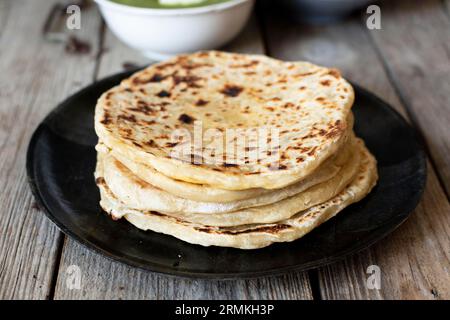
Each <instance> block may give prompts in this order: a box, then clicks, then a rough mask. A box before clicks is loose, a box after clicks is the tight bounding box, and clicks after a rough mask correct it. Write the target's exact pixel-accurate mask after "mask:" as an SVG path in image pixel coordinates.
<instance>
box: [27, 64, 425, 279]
mask: <svg viewBox="0 0 450 320" xmlns="http://www.w3.org/2000/svg"><path fill="white" fill-rule="evenodd" d="M141 69H142V67H138V68H135V69H132V70H126V71H123V72H119V73H115V74H113V75H110V76H108V77H105V78H102V79H100V80H98V81H94V82H93V83H91V84H89V85H87V86H85V87H83V88H82V89H81V90H78V91H76V92H75V93H73V94H71V95H70V96H69V97H67V98H66V99H64V100H63V101H62V102H60V103H58V105H57V106H56V107H55V108H53V109H52V110H51V111H50V112H49V113H48V114H47V115H46V116H45V117H44V118H43V119H42V120H41V121H40V122H39V124H38V126H37V127H36V129H35V130H34V132H33V134H32V136H31V139H30V142H29V144H28V147H27V152H26V173H27V182H28V185H29V186H30V189H31V192H32V194H33V197H34V199H35V201H36V202H37V203H38V205H39V208H40V209H41V211H43V212H44V214H45V216H46V217H47V218H48V219H49V220H50V221H51V222H52V223H54V224H55V225H56V227H57V228H58V229H59V230H60V231H61V232H62V233H63V234H64V235H66V236H68V237H71V238H72V239H74V240H75V241H77V242H78V243H80V244H81V245H82V246H83V247H85V248H87V249H89V250H90V251H92V252H94V253H99V254H101V255H102V256H104V257H106V258H108V259H109V260H112V261H115V262H120V263H124V264H125V265H128V266H132V267H136V268H138V269H141V270H145V271H150V272H155V273H158V274H163V275H166V276H170V277H176V278H191V279H211V280H233V279H252V278H258V277H264V276H277V275H281V274H286V273H288V272H292V271H298V272H300V271H307V270H312V269H317V268H320V267H323V266H325V265H329V264H332V263H335V262H338V261H341V260H344V259H346V258H348V257H349V256H352V255H355V254H358V253H360V252H361V251H363V250H365V249H367V248H369V247H370V246H372V245H373V244H375V243H376V242H378V241H381V240H382V239H384V238H385V237H386V236H387V235H389V234H390V233H392V232H394V231H395V230H396V229H397V228H398V227H400V226H401V225H402V224H403V223H404V222H405V221H406V220H407V219H408V218H409V217H410V216H411V213H412V212H413V211H414V209H415V208H416V207H417V205H418V204H419V202H420V201H421V199H422V196H423V193H424V191H425V187H426V181H427V178H428V171H427V157H426V152H425V148H424V144H423V141H422V139H420V135H419V134H418V132H417V129H416V128H415V127H413V126H411V125H410V123H408V122H407V121H406V119H404V118H403V116H402V115H401V114H400V113H399V112H398V111H397V110H395V109H394V108H393V107H391V106H390V105H389V104H388V103H387V102H385V101H384V100H382V99H381V98H380V97H378V96H377V95H376V94H374V93H372V92H370V91H369V90H367V89H365V88H364V87H362V86H360V85H358V84H356V83H354V82H353V81H349V82H350V83H351V85H352V86H353V88H354V91H355V96H356V92H360V93H363V94H365V95H367V96H370V97H371V98H373V99H375V100H376V102H377V103H378V104H380V105H383V107H384V108H385V109H386V110H388V111H389V112H390V113H391V114H392V115H393V116H394V117H395V118H397V120H399V121H400V122H403V123H404V124H405V125H406V126H407V127H409V128H410V129H411V130H412V133H413V137H414V139H415V141H416V143H417V147H418V148H417V149H418V150H417V151H418V160H419V161H420V167H421V168H422V169H423V170H421V171H422V172H423V175H422V176H421V178H422V179H421V180H420V183H421V188H420V190H419V191H418V192H417V199H415V201H414V203H413V205H412V206H411V207H412V209H411V210H409V211H408V212H404V213H403V215H404V216H402V218H401V219H399V221H397V222H396V223H395V224H394V225H390V227H387V228H386V226H382V227H379V228H376V229H374V230H373V231H372V233H371V234H370V235H369V236H366V237H364V239H363V240H362V242H363V244H361V240H360V241H358V244H357V245H353V246H350V247H347V248H345V250H341V251H339V252H338V254H337V256H335V257H332V258H327V257H325V258H322V259H319V260H315V261H313V262H309V263H304V264H301V265H298V264H297V265H291V266H286V267H276V268H272V269H264V270H261V271H244V272H228V273H226V272H225V273H218V272H214V273H213V272H196V271H188V270H184V269H181V268H177V267H169V266H163V265H160V264H156V263H153V262H152V263H151V264H149V263H140V262H138V261H136V260H133V259H130V258H126V257H124V256H120V255H115V254H113V253H111V252H110V251H108V250H106V249H103V248H101V247H100V246H98V245H96V244H95V243H93V242H91V241H88V240H86V239H84V238H83V237H81V236H78V235H77V234H76V233H75V232H73V231H72V230H70V228H68V227H66V226H65V225H64V224H63V223H62V222H60V221H59V220H58V219H57V218H56V217H55V215H54V214H53V213H52V210H50V208H49V207H48V206H47V205H46V204H45V201H44V197H43V196H42V195H41V192H40V190H39V188H38V186H37V184H36V181H35V174H36V172H35V170H34V169H35V168H34V161H33V158H34V157H33V156H34V154H33V153H34V151H35V149H36V144H37V141H38V139H39V137H40V133H41V131H42V130H43V129H44V125H45V124H46V123H47V122H48V121H49V120H50V119H51V117H52V116H54V114H56V113H57V112H58V111H59V110H60V109H62V108H64V107H65V106H66V105H67V104H70V103H71V102H72V101H73V100H74V99H76V98H77V97H78V96H79V95H81V94H83V93H85V92H87V91H89V90H91V89H92V87H93V86H96V85H99V84H101V83H106V82H110V81H113V80H116V79H120V80H119V81H121V80H122V79H124V78H125V77H127V76H128V75H130V74H132V73H134V72H136V71H138V70H141ZM376 231H380V232H381V235H380V233H377V232H376ZM374 233H375V234H376V236H374V235H373V234H374ZM281 245H282V244H281Z"/></svg>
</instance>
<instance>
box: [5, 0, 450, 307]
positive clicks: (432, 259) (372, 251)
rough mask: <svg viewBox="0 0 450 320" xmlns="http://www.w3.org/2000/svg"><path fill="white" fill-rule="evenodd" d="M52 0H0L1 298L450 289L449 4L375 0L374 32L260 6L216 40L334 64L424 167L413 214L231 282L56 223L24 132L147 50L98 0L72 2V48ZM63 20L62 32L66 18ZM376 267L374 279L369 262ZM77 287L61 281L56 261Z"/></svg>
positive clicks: (387, 295)
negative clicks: (383, 230) (109, 22)
mask: <svg viewBox="0 0 450 320" xmlns="http://www.w3.org/2000/svg"><path fill="white" fill-rule="evenodd" d="M57 2H58V1H57V0H51V1H48V0H28V1H26V0H15V1H8V0H0V70H2V72H1V73H0V146H1V149H0V182H1V186H2V188H3V192H1V193H0V204H1V206H0V298H1V299H172V298H174V299H179V298H188V299H189V298H192V299H197V298H204V299H233V298H237V299H418V298H421V299H449V298H450V280H449V279H450V274H449V273H450V263H449V260H450V259H449V258H450V237H449V235H450V205H449V200H448V199H449V197H448V194H449V190H450V156H449V154H450V150H449V149H450V142H449V140H450V129H449V125H448V123H449V117H450V116H449V114H450V113H449V111H450V96H449V94H448V93H449V91H450V61H449V60H450V54H449V52H450V48H449V46H450V41H449V40H450V6H449V1H448V0H446V1H438V0H436V1H431V0H430V1H420V0H414V1H406V0H405V1H402V0H397V1H385V2H383V3H382V4H381V9H382V27H383V29H382V30H372V31H369V30H368V29H367V28H366V27H365V15H364V14H362V15H355V16H353V17H351V18H350V19H348V20H346V21H345V22H343V23H341V24H337V25H332V26H323V27H318V26H316V27H311V26H309V27H307V26H300V25H292V24H289V23H287V22H286V21H280V20H278V19H276V18H274V17H272V16H269V15H267V14H264V13H263V12H258V13H257V15H256V16H254V17H253V18H252V20H251V21H250V23H249V25H248V26H247V28H246V29H245V31H244V32H243V33H242V34H241V35H240V36H239V37H238V38H237V39H235V40H234V41H233V42H232V43H230V44H229V45H227V46H226V47H225V48H224V49H225V50H229V51H237V52H252V53H264V54H268V55H271V56H274V57H276V58H280V59H284V60H300V59H305V60H310V61H312V62H316V63H319V64H323V65H327V66H336V67H338V68H340V69H341V70H342V71H343V73H344V75H345V76H346V77H348V78H349V79H351V80H353V81H355V82H357V83H359V84H361V85H362V86H364V87H366V88H368V89H370V90H371V91H373V92H374V93H376V94H377V95H379V96H380V97H382V98H383V99H385V100H386V101H388V102H389V103H391V104H392V105H393V106H394V107H395V108H396V109H397V110H399V111H400V112H401V113H402V114H403V115H404V116H405V117H406V118H407V119H408V120H409V121H410V122H411V123H412V124H413V125H414V126H416V127H417V128H418V130H419V132H420V133H421V134H422V136H423V137H424V141H425V142H426V145H427V149H428V155H429V172H428V173H429V179H428V183H427V188H426V191H425V194H424V197H423V200H422V202H421V203H420V205H419V206H418V208H417V209H416V210H415V212H414V213H413V214H412V216H411V218H410V219H409V220H408V221H407V222H406V223H405V224H404V225H402V226H401V227H400V228H399V229H398V230H396V231H395V232H394V233H393V234H391V235H390V236H388V237H387V238H386V239H384V240H382V241H380V242H379V243H377V244H376V245H374V246H373V247H371V248H369V249H368V250H365V251H363V252H361V253H359V254H357V255H355V256H352V257H349V258H347V259H345V260H344V261H342V262H339V263H335V264H333V265H330V266H327V267H324V268H320V269H318V270H313V271H309V272H303V273H298V272H292V273H289V274H286V275H283V276H278V277H266V278H259V279H253V280H239V281H210V280H187V279H179V278H173V277H169V276H163V275H158V274H154V273H150V272H145V271H142V270H138V269H135V268H131V267H128V266H126V265H123V264H120V263H116V262H112V261H110V260H108V259H106V258H104V257H103V256H100V255H98V254H96V253H93V252H91V251H90V250H88V249H86V248H84V247H82V246H81V245H79V244H78V243H76V242H75V241H73V240H72V239H70V238H68V237H66V236H64V235H63V234H61V233H60V232H59V231H58V230H57V228H56V227H54V226H53V225H52V223H50V222H49V221H48V219H46V218H45V217H44V215H43V214H42V212H41V211H40V210H39V208H38V207H37V206H36V204H35V202H34V200H33V198H32V196H31V193H30V191H29V188H28V186H27V183H26V173H25V152H26V148H27V144H28V141H29V138H30V136H31V133H32V131H33V130H34V128H35V127H36V126H37V124H38V123H39V121H41V120H42V119H43V117H44V116H45V115H46V114H47V113H48V112H49V111H50V110H51V109H52V108H53V107H54V106H55V105H56V104H57V103H58V102H60V101H62V100H63V99H64V98H65V97H67V96H68V95H69V94H71V93H73V92H76V91H77V90H79V89H80V88H81V87H83V86H85V85H88V84H89V83H91V82H92V81H93V80H95V79H98V78H102V77H104V76H107V75H110V74H113V73H116V72H119V71H123V70H124V67H126V66H127V65H129V64H130V63H132V64H137V65H143V64H146V63H149V62H150V61H148V60H147V59H145V58H143V57H142V56H140V55H139V54H138V53H136V52H134V51H132V50H131V49H129V48H127V47H126V46H124V45H123V44H121V43H120V42H119V41H118V40H117V39H116V38H115V37H114V36H113V35H112V34H111V33H110V32H109V30H108V29H107V28H106V27H105V26H104V24H103V22H102V20H101V18H100V16H99V14H98V12H97V9H96V8H95V7H94V6H89V7H87V8H84V9H83V12H82V28H81V30H75V31H71V32H70V33H71V34H73V35H75V36H76V37H78V38H79V39H81V40H83V41H85V42H87V43H89V44H90V50H89V52H87V53H85V54H73V53H72V54H71V53H69V52H67V50H65V46H66V44H65V43H64V42H51V41H48V40H46V38H45V36H44V34H43V33H42V30H43V26H44V24H45V22H46V21H47V20H48V16H49V13H50V11H51V9H52V8H53V6H54V5H55V4H56V3H57ZM64 32H65V33H66V32H67V33H68V31H67V30H64ZM372 264H376V265H378V266H380V268H381V271H382V276H381V280H382V285H381V290H369V289H367V287H366V279H367V276H368V275H367V274H366V269H367V267H368V266H369V265H372ZM70 265H77V266H79V267H80V270H81V272H82V281H81V289H79V290H77V289H72V290H71V289H69V288H68V287H67V285H66V280H67V276H68V274H67V268H68V267H69V266H70Z"/></svg>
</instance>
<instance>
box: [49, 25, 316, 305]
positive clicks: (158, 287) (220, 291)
mask: <svg viewBox="0 0 450 320" xmlns="http://www.w3.org/2000/svg"><path fill="white" fill-rule="evenodd" d="M104 39H105V44H104V46H105V48H106V49H107V50H106V51H105V52H104V53H103V55H102V57H101V61H100V67H99V77H103V76H104V75H108V74H111V73H113V72H117V71H121V69H123V65H124V63H126V62H127V63H128V62H132V63H133V64H138V65H140V64H145V63H146V62H147V60H146V59H145V58H142V57H141V56H139V54H137V53H135V52H133V51H132V50H130V49H128V48H126V47H125V46H124V45H122V44H120V43H119V42H118V41H117V39H116V38H115V37H114V36H112V35H111V34H110V32H109V31H106V34H105V38H104ZM224 50H229V51H240V52H254V53H260V52H263V46H262V41H261V38H260V36H259V32H258V29H257V26H256V23H255V21H254V20H253V21H252V22H251V23H250V24H249V26H248V28H247V29H246V30H245V31H244V32H243V33H242V34H241V35H240V36H239V37H238V38H237V39H236V40H235V41H234V42H233V43H231V44H229V45H227V46H226V47H225V48H224ZM70 265H78V266H79V267H80V269H81V272H82V283H81V289H80V290H70V289H69V288H67V286H66V279H67V274H66V270H67V267H68V266H70ZM55 298H56V299H311V298H312V294H311V288H310V285H309V280H308V276H307V274H306V273H292V274H288V275H285V276H280V277H275V278H261V279H255V280H240V281H211V280H190V279H181V278H174V277H169V276H164V275H158V274H155V273H150V272H145V271H142V270H139V269H135V268H131V267H128V266H126V265H123V264H120V263H116V262H112V261H110V260H108V259H106V258H104V257H102V256H100V255H98V254H95V253H93V252H91V251H89V250H87V249H86V248H84V247H82V246H80V245H79V244H77V243H75V242H74V241H73V240H70V239H67V241H66V245H65V247H64V251H63V255H62V260H61V266H60V269H59V276H58V281H57V286H56V291H55Z"/></svg>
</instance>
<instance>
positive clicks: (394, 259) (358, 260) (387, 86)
mask: <svg viewBox="0 0 450 320" xmlns="http://www.w3.org/2000/svg"><path fill="white" fill-rule="evenodd" d="M383 13H384V11H383ZM266 25H268V26H269V27H268V30H267V34H268V46H269V50H270V52H271V53H272V54H273V55H274V56H275V57H277V58H281V59H285V60H301V59H304V60H310V61H313V62H316V63H319V64H323V65H328V66H337V67H338V68H340V69H341V70H342V71H343V72H344V75H345V76H346V77H348V78H349V79H351V80H353V81H355V82H357V83H359V84H361V85H362V86H364V87H366V88H368V89H369V90H371V91H373V92H374V93H375V94H377V95H379V96H380V97H382V98H383V99H384V100H386V101H388V102H389V103H390V104H392V105H393V106H394V107H395V108H396V109H397V110H399V111H400V112H401V113H402V114H403V115H406V114H407V112H406V110H405V106H404V105H403V104H402V103H401V102H400V99H399V97H398V96H397V93H396V90H395V89H394V87H393V86H392V84H391V83H390V81H389V78H388V75H387V73H386V70H385V69H384V63H383V61H382V60H380V56H379V55H377V50H376V48H375V47H374V46H373V43H372V41H371V37H372V36H370V35H369V34H368V33H369V31H368V30H366V28H365V24H364V23H362V22H361V20H360V19H359V17H356V18H354V19H352V20H349V21H347V22H345V23H343V24H339V25H333V26H329V27H305V26H297V27H292V26H291V27H289V26H288V25H287V24H286V23H284V22H282V21H274V20H273V19H268V21H267V22H266ZM370 32H371V33H373V32H383V31H370ZM412 32H413V31H412ZM373 37H375V36H373ZM417 95H418V94H417V93H416V96H417ZM449 226H450V207H449V203H448V201H447V198H446V196H445V193H444V191H443V189H442V187H441V186H440V185H439V182H438V180H437V178H436V175H435V173H434V171H433V170H432V169H430V170H429V179H428V184H427V189H426V192H425V195H424V197H423V200H422V202H421V204H420V205H419V206H418V208H417V209H416V210H415V212H414V213H413V214H412V216H411V218H410V219H409V220H408V222H407V223H405V224H404V225H403V226H401V227H400V228H399V229H398V230H397V231H396V232H394V234H392V235H391V236H389V237H388V238H386V239H384V240H382V241H380V242H379V243H378V244H376V245H375V246H373V247H372V248H371V249H369V250H365V251H364V252H361V253H360V254H358V255H356V256H353V257H350V258H348V259H346V260H345V261H343V262H341V263H336V264H334V265H332V266H329V267H325V268H322V269H319V284H320V292H321V297H322V298H323V299H417V298H419V299H420V298H421V299H436V298H444V299H445V298H449V297H450V286H449V281H448V279H449V278H450V277H449V272H450V270H449V268H448V266H449V255H450V242H449ZM372 264H376V265H378V266H379V267H380V268H381V271H382V277H381V280H382V286H381V290H368V289H367V286H366V280H367V277H368V275H367V274H366V269H367V267H368V266H370V265H372Z"/></svg>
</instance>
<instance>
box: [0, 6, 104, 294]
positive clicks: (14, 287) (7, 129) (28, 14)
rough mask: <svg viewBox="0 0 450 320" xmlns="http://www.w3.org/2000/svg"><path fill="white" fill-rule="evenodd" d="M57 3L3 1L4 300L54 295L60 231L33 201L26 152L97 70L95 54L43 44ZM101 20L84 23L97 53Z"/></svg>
mask: <svg viewBox="0 0 450 320" xmlns="http://www.w3.org/2000/svg"><path fill="white" fill-rule="evenodd" d="M55 2H56V1H44V0H39V1H14V2H12V1H11V2H7V4H5V1H2V2H1V8H0V11H1V13H0V19H1V20H0V32H1V34H0V48H1V49H0V70H2V72H1V74H0V146H1V147H0V172H1V175H0V185H1V186H2V192H1V193H0V203H1V208H0V299H44V298H47V297H48V296H49V294H50V292H51V289H52V288H51V287H52V277H53V271H54V269H55V267H56V265H57V253H58V242H59V239H60V237H61V234H60V232H59V231H58V230H57V229H56V227H54V226H53V224H52V223H50V221H49V220H48V219H47V218H45V217H44V214H43V213H42V212H41V211H40V210H39V209H38V208H37V206H36V203H35V202H34V200H33V198H32V196H31V192H30V190H29V187H28V184H27V177H26V172H25V154H26V150H27V146H28V142H29V140H30V137H31V134H32V132H33V130H34V129H35V128H36V126H37V124H38V123H39V122H40V121H41V120H42V119H43V117H44V116H45V115H46V114H47V113H48V112H49V111H50V110H51V109H52V108H53V107H55V105H56V104H57V103H58V102H59V101H61V100H62V99H64V98H65V97H66V96H68V95H69V94H70V93H72V92H74V91H75V90H77V89H79V88H80V86H82V85H84V84H87V83H89V82H90V81H91V76H92V72H93V70H94V64H95V59H94V57H93V55H82V56H72V55H68V54H66V53H65V52H64V46H65V45H64V43H48V42H47V41H45V40H44V37H43V35H42V33H41V30H42V27H43V24H44V22H45V20H46V19H47V15H48V13H49V11H50V10H51V8H52V6H53V5H54V4H55ZM3 10H5V11H3ZM18 17H21V18H20V19H19V18H18ZM97 22H98V18H97V17H96V15H92V14H86V15H85V16H84V23H83V26H82V28H84V31H85V34H86V35H87V36H86V39H85V40H87V41H90V42H92V44H93V49H94V50H95V41H96V36H95V32H92V31H93V30H96V24H97ZM89 35H92V36H89Z"/></svg>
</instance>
